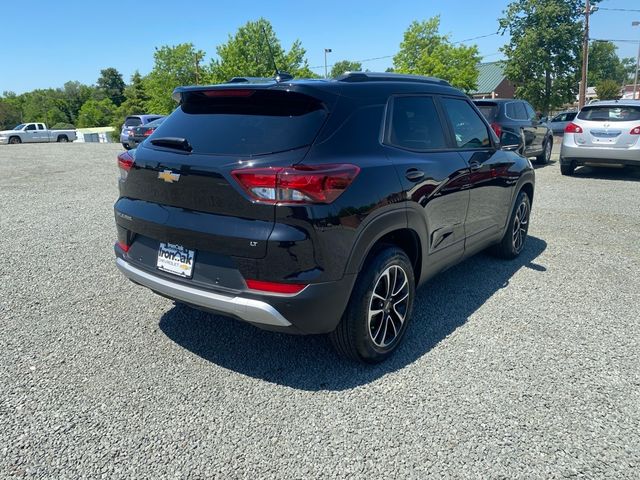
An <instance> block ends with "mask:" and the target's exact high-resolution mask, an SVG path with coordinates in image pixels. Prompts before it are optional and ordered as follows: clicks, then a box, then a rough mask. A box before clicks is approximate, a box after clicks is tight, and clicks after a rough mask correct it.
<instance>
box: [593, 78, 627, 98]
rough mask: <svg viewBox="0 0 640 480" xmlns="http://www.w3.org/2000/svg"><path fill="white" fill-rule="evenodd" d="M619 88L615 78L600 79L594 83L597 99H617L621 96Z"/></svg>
mask: <svg viewBox="0 0 640 480" xmlns="http://www.w3.org/2000/svg"><path fill="white" fill-rule="evenodd" d="M620 90H621V88H620V84H619V83H618V82H617V81H615V80H602V81H601V82H600V83H598V84H597V85H596V95H598V99H599V100H617V99H619V98H620V97H621V96H622V95H621V93H620Z"/></svg>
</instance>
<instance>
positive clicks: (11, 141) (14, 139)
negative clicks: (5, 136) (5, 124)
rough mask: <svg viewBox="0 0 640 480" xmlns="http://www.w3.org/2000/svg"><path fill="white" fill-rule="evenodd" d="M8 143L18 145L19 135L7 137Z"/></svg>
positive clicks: (19, 141) (20, 140) (20, 141)
mask: <svg viewBox="0 0 640 480" xmlns="http://www.w3.org/2000/svg"><path fill="white" fill-rule="evenodd" d="M9 143H10V144H11V145H18V144H19V143H22V139H21V138H20V137H11V138H9Z"/></svg>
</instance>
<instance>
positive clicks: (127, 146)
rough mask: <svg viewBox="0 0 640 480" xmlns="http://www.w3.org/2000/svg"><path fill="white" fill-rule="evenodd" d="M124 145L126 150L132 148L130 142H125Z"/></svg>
mask: <svg viewBox="0 0 640 480" xmlns="http://www.w3.org/2000/svg"><path fill="white" fill-rule="evenodd" d="M122 146H123V147H124V149H125V150H131V147H130V146H129V144H128V143H123V144H122Z"/></svg>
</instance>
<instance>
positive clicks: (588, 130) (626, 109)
mask: <svg viewBox="0 0 640 480" xmlns="http://www.w3.org/2000/svg"><path fill="white" fill-rule="evenodd" d="M574 123H575V124H576V125H578V126H579V127H580V129H581V130H582V131H579V130H578V131H576V132H575V142H576V144H578V145H579V146H581V147H594V148H631V147H633V146H634V145H636V144H637V142H638V139H639V138H640V135H638V133H637V131H636V129H637V128H638V127H640V105H637V106H636V105H624V104H619V105H587V106H585V107H584V108H583V109H582V110H581V111H580V113H579V114H578V116H577V117H576V119H575V120H574Z"/></svg>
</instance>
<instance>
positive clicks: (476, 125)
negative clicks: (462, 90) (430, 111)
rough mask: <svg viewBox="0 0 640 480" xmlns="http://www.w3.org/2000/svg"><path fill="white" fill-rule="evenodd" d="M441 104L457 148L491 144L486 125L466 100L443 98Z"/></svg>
mask: <svg viewBox="0 0 640 480" xmlns="http://www.w3.org/2000/svg"><path fill="white" fill-rule="evenodd" d="M442 104H443V106H444V109H445V112H446V113H447V116H448V117H449V121H450V122H451V127H452V128H453V133H454V135H455V139H456V144H457V146H458V147H459V148H484V147H489V146H491V140H490V138H489V131H488V130H487V126H486V125H485V123H484V122H483V121H482V119H481V118H480V116H479V115H478V114H477V112H476V111H475V110H474V109H473V108H471V105H469V103H468V102H467V101H466V100H459V99H455V98H444V99H442Z"/></svg>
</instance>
